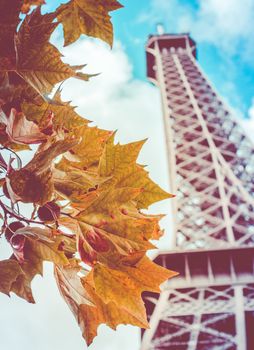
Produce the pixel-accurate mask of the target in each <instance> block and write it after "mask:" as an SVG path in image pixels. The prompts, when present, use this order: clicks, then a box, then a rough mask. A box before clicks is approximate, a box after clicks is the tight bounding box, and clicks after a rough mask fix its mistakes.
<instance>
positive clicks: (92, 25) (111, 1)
mask: <svg viewBox="0 0 254 350" xmlns="http://www.w3.org/2000/svg"><path fill="white" fill-rule="evenodd" d="M120 7H122V5H120V3H119V2H118V1H116V0H97V1H89V0H71V1H69V2H68V3H67V4H63V5H61V6H60V7H59V9H58V15H57V19H58V20H59V21H60V22H62V24H63V28H64V38H65V46H66V45H70V44H71V43H73V42H74V41H76V40H78V38H79V37H80V35H81V34H86V35H89V36H93V37H96V38H100V39H102V40H104V41H106V42H107V43H109V45H110V46H112V44H113V28H112V24H111V21H110V16H109V14H108V12H109V11H113V10H116V9H118V8H120Z"/></svg>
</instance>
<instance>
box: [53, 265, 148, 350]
mask: <svg viewBox="0 0 254 350" xmlns="http://www.w3.org/2000/svg"><path fill="white" fill-rule="evenodd" d="M79 271H80V267H79V266H74V267H73V266H72V265H71V264H70V265H69V266H67V267H59V266H56V268H55V276H56V280H57V284H58V288H59V290H60V292H61V294H62V296H63V298H64V299H65V301H66V303H67V304H68V305H69V307H70V309H71V310H72V312H73V314H74V316H75V317H76V319H77V321H78V323H79V325H80V328H81V330H82V334H83V337H84V338H85V340H86V342H87V344H88V345H90V344H91V343H92V340H93V338H94V337H95V336H96V335H97V328H98V326H99V325H100V324H102V323H105V324H107V325H108V326H110V327H111V328H113V329H116V326H117V325H118V324H132V325H136V326H139V327H143V328H147V327H148V323H147V321H146V322H144V323H142V322H140V321H139V320H138V319H137V318H135V317H134V316H132V315H131V314H130V313H128V311H126V310H124V309H121V308H119V307H118V306H117V305H116V304H115V303H114V302H109V303H105V302H103V299H101V298H100V297H99V296H98V295H97V294H96V292H95V288H94V282H93V280H92V278H91V277H92V276H91V275H90V276H87V277H80V276H78V275H77V273H78V272H79Z"/></svg>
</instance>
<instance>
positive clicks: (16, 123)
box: [0, 108, 47, 145]
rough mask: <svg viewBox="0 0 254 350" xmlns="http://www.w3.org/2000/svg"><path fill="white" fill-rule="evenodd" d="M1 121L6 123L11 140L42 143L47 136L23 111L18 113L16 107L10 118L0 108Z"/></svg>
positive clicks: (20, 142) (21, 142)
mask: <svg viewBox="0 0 254 350" xmlns="http://www.w3.org/2000/svg"><path fill="white" fill-rule="evenodd" d="M0 122H2V123H3V124H5V125H6V133H7V135H8V136H9V140H10V142H14V143H19V144H28V145H29V144H34V143H41V142H43V141H45V140H46V138H47V136H46V135H45V134H43V133H42V132H40V130H39V128H38V126H37V125H36V124H35V123H33V122H30V121H28V120H27V119H26V117H25V115H24V114H23V113H17V111H16V110H15V109H14V108H13V109H12V110H11V113H10V115H9V117H8V118H7V117H6V115H5V114H4V112H3V111H1V110H0Z"/></svg>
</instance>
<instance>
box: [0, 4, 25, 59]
mask: <svg viewBox="0 0 254 350" xmlns="http://www.w3.org/2000/svg"><path fill="white" fill-rule="evenodd" d="M21 6H22V0H12V2H11V6H10V2H9V1H8V0H1V2H0V13H1V17H0V62H1V60H2V58H5V62H7V61H8V60H9V59H10V58H11V57H15V49H14V34H15V33H16V29H17V26H18V24H19V21H20V19H19V14H20V10H21ZM7 58H8V59H7ZM0 65H1V64H0Z"/></svg>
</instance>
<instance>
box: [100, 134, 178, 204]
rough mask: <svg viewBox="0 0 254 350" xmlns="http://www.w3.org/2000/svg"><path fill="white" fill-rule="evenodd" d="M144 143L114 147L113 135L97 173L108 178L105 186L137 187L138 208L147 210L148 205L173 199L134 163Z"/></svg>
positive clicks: (107, 144)
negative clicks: (139, 190)
mask: <svg viewBox="0 0 254 350" xmlns="http://www.w3.org/2000/svg"><path fill="white" fill-rule="evenodd" d="M143 144H144V141H139V142H134V143H130V144H126V145H120V144H117V145H114V135H112V136H111V137H110V138H109V139H108V140H107V142H106V145H105V148H104V151H103V155H102V157H101V158H100V166H99V173H100V175H101V176H110V177H111V178H110V180H109V181H108V182H105V184H104V185H105V186H115V187H132V186H135V187H139V188H140V189H142V191H141V193H140V195H139V196H138V197H137V205H138V208H144V209H145V208H147V207H148V206H149V205H150V204H152V203H154V202H157V201H160V200H163V199H167V198H171V197H174V196H173V195H171V194H168V193H167V192H165V191H163V190H162V189H161V188H160V187H159V186H158V185H157V184H155V183H154V182H153V181H152V180H151V179H150V178H149V176H148V172H147V171H146V170H145V169H144V167H143V166H141V165H139V164H137V163H136V160H137V157H138V154H139V151H140V149H141V147H142V146H143Z"/></svg>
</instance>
